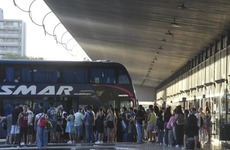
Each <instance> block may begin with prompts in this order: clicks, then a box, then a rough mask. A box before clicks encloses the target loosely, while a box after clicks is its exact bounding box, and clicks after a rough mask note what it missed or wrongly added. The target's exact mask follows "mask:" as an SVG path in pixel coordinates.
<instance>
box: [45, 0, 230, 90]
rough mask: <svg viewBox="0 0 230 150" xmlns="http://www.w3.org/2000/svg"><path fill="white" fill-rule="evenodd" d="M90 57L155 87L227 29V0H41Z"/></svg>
mask: <svg viewBox="0 0 230 150" xmlns="http://www.w3.org/2000/svg"><path fill="white" fill-rule="evenodd" d="M45 2H46V4H47V5H48V6H49V7H50V9H51V10H52V11H53V12H54V14H55V15H56V16H57V17H58V18H59V20H60V21H61V22H62V24H63V25H64V26H65V28H66V29H67V30H68V31H69V32H70V34H71V35H72V36H73V37H74V38H75V39H76V40H77V41H78V43H79V44H80V46H81V47H82V48H83V50H85V52H86V53H87V55H88V56H89V57H90V58H91V59H92V60H110V61H116V62H120V63H122V64H124V65H125V66H126V68H127V69H128V71H129V73H130V74H131V77H132V79H133V83H134V85H140V86H145V87H158V86H159V85H160V84H161V83H162V82H163V81H165V80H166V79H168V78H169V77H170V76H172V75H173V74H174V73H175V72H176V71H177V70H179V69H180V68H181V67H183V66H184V65H185V64H187V63H188V61H190V60H191V59H193V58H194V57H195V56H197V55H198V54H199V53H201V52H202V51H204V50H205V49H206V48H207V47H208V46H210V44H213V43H215V41H216V40H217V39H219V38H221V36H222V35H223V34H224V33H225V32H226V31H227V29H229V25H230V24H229V23H230V15H229V12H230V1H227V0H225V1H224V0H222V1H220V0H211V1H209V0H208V1H207V0H192V1H191V0H45Z"/></svg>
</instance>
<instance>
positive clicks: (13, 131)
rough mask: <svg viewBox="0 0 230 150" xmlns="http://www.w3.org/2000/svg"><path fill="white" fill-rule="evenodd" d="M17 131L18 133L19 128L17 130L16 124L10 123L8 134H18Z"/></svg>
mask: <svg viewBox="0 0 230 150" xmlns="http://www.w3.org/2000/svg"><path fill="white" fill-rule="evenodd" d="M19 133H20V130H19V127H18V125H11V131H10V134H19Z"/></svg>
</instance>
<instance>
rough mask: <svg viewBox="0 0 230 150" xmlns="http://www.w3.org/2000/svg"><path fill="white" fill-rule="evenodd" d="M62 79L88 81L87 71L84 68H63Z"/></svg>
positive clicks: (71, 81) (75, 81)
mask: <svg viewBox="0 0 230 150" xmlns="http://www.w3.org/2000/svg"><path fill="white" fill-rule="evenodd" d="M63 80H64V82H65V83H82V84H83V83H88V73H87V70H86V69H84V68H77V69H65V70H63Z"/></svg>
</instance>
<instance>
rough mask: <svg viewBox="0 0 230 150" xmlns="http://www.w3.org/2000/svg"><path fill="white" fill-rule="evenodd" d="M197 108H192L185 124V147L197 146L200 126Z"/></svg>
mask: <svg viewBox="0 0 230 150" xmlns="http://www.w3.org/2000/svg"><path fill="white" fill-rule="evenodd" d="M195 114H196V108H192V111H191V113H190V114H189V116H188V118H187V120H186V124H185V135H186V136H185V139H184V148H186V149H193V148H195V149H196V148H197V140H198V138H197V137H198V132H199V127H198V125H197V122H198V119H197V117H196V115H195Z"/></svg>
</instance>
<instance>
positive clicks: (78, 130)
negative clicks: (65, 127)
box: [75, 126, 83, 137]
mask: <svg viewBox="0 0 230 150" xmlns="http://www.w3.org/2000/svg"><path fill="white" fill-rule="evenodd" d="M75 129H76V130H75V136H76V137H81V136H82V132H83V126H75Z"/></svg>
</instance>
